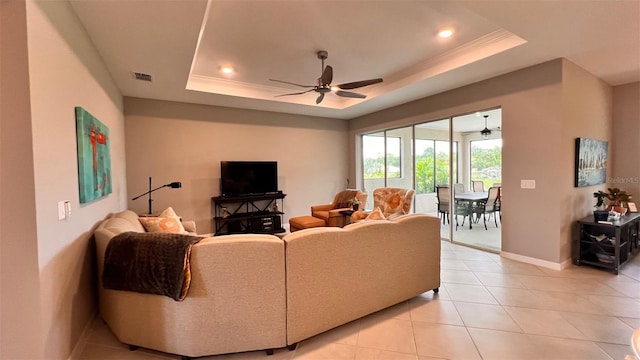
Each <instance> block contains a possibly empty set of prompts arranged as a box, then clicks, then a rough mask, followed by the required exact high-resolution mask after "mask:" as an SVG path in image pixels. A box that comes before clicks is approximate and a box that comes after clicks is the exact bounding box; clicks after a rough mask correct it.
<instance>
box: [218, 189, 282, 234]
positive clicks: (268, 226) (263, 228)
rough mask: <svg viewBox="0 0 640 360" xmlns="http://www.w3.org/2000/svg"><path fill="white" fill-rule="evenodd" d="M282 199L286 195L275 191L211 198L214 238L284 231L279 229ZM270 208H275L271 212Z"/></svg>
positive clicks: (280, 225) (280, 227)
mask: <svg viewBox="0 0 640 360" xmlns="http://www.w3.org/2000/svg"><path fill="white" fill-rule="evenodd" d="M285 196H287V195H286V194H283V193H282V192H278V193H270V194H260V195H246V196H216V197H212V198H211V201H212V205H213V208H214V217H213V223H214V226H213V227H214V230H215V232H214V235H215V236H218V235H229V234H247V233H256V234H277V233H281V232H285V231H286V230H285V229H284V228H283V227H282V215H284V212H282V209H283V208H284V198H285ZM274 205H275V206H276V207H277V209H275V210H274V208H273V207H274ZM225 209H226V211H225Z"/></svg>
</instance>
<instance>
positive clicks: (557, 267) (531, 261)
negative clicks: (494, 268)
mask: <svg viewBox="0 0 640 360" xmlns="http://www.w3.org/2000/svg"><path fill="white" fill-rule="evenodd" d="M500 256H502V257H504V258H507V259H511V260H516V261H520V262H523V263H527V264H531V265H535V266H541V267H544V268H547V269H551V270H558V271H560V270H562V269H565V268H567V267H569V266H570V265H571V259H567V260H565V261H563V262H561V263H556V262H552V261H547V260H540V259H536V258H532V257H529V256H523V255H518V254H513V253H510V252H506V251H501V252H500Z"/></svg>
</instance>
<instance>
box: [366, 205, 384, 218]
mask: <svg viewBox="0 0 640 360" xmlns="http://www.w3.org/2000/svg"><path fill="white" fill-rule="evenodd" d="M365 220H386V218H385V217H384V214H383V213H382V210H380V208H379V207H377V208H375V209H373V211H372V212H371V214H369V216H367V218H366V219H365Z"/></svg>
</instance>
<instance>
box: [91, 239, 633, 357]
mask: <svg viewBox="0 0 640 360" xmlns="http://www.w3.org/2000/svg"><path fill="white" fill-rule="evenodd" d="M441 278H442V286H441V288H440V293H439V294H438V295H434V294H433V292H431V291H430V292H427V293H424V294H422V295H420V296H418V297H415V298H413V299H410V300H408V301H405V302H403V303H400V304H398V305H396V306H393V307H391V308H388V309H385V310H382V311H380V312H378V313H375V314H372V315H369V316H367V317H364V318H362V319H359V320H356V321H353V322H351V323H348V324H345V325H343V326H341V327H339V328H336V329H333V330H330V331H328V332H326V333H323V334H320V335H318V336H315V337H313V338H311V339H308V340H305V341H302V342H301V343H300V344H299V345H298V348H297V349H296V350H295V351H288V350H287V349H286V348H283V349H276V350H275V354H274V355H273V356H270V357H267V356H266V355H265V353H264V352H263V351H255V352H246V353H238V354H227V355H218V356H208V357H204V358H201V359H207V360H228V359H234V360H236V359H260V360H282V359H286V360H315V359H328V360H342V359H349V360H367V359H372V360H373V359H375V360H405V359H406V360H434V359H463V360H472V359H484V360H489V359H518V360H526V359H536V360H538V359H558V360H564V359H580V360H587V359H588V360H591V359H616V360H618V359H619V360H623V359H625V357H627V355H629V354H632V349H631V347H630V338H631V334H632V332H633V329H634V328H637V327H640V256H636V258H635V259H634V260H633V261H632V262H630V263H628V264H627V265H626V266H625V267H623V268H622V271H621V273H620V275H618V276H616V275H613V274H611V273H608V272H605V271H602V270H599V269H595V268H590V267H577V266H572V267H570V268H568V269H565V270H563V271H553V270H549V269H546V268H541V267H537V266H533V265H529V264H524V263H519V262H516V261H513V260H508V259H504V258H501V257H500V256H499V255H497V254H493V253H488V252H483V251H480V250H475V249H471V248H467V247H463V246H459V245H453V244H451V243H448V242H443V243H442V276H441ZM81 358H82V359H132V360H133V359H147V360H150V359H156V360H157V359H179V358H180V357H179V356H175V355H170V354H164V353H159V352H155V351H151V350H145V349H139V350H136V351H129V350H128V348H127V347H126V346H125V345H123V344H121V343H119V342H118V341H117V340H116V339H115V337H114V336H113V334H112V333H111V331H110V330H109V328H108V327H107V326H106V325H104V323H103V322H102V321H101V320H99V319H96V320H95V323H94V326H93V327H92V329H91V333H90V334H89V336H88V338H87V341H86V344H84V350H83V351H82V356H81ZM627 359H633V358H632V357H627Z"/></svg>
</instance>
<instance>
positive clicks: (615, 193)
mask: <svg viewBox="0 0 640 360" xmlns="http://www.w3.org/2000/svg"><path fill="white" fill-rule="evenodd" d="M593 197H595V198H596V199H598V200H597V201H596V206H595V207H596V208H597V209H600V210H602V209H603V208H604V200H605V199H607V200H608V204H607V205H608V208H609V209H610V208H613V207H616V206H617V207H619V206H622V203H623V202H624V203H626V202H629V201H630V200H631V195H629V194H627V192H626V191H624V190H620V189H618V188H608V189H607V192H604V191H602V190H599V191H597V192H594V193H593Z"/></svg>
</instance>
